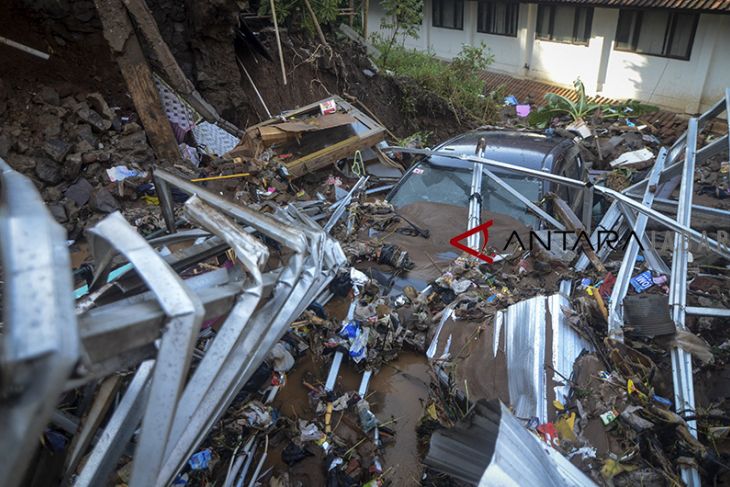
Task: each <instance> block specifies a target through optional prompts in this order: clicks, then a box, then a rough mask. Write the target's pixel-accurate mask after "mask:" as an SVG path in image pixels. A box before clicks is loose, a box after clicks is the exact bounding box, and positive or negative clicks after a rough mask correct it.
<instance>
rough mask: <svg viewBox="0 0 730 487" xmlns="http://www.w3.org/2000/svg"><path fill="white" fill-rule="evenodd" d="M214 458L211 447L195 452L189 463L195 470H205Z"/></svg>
mask: <svg viewBox="0 0 730 487" xmlns="http://www.w3.org/2000/svg"><path fill="white" fill-rule="evenodd" d="M212 458H213V455H212V454H211V452H210V450H209V449H207V448H206V449H205V450H201V451H199V452H197V453H193V456H191V457H190V460H188V465H190V468H191V469H193V470H205V469H206V468H208V465H209V464H210V460H211V459H212Z"/></svg>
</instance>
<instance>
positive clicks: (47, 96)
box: [36, 86, 61, 106]
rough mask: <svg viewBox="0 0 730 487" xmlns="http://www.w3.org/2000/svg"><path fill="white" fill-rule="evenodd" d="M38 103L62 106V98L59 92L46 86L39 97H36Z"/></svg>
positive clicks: (39, 93)
mask: <svg viewBox="0 0 730 487" xmlns="http://www.w3.org/2000/svg"><path fill="white" fill-rule="evenodd" d="M36 101H39V102H42V103H47V104H49V105H55V106H60V105H61V97H60V96H59V95H58V92H57V91H56V90H54V89H53V88H51V87H50V86H44V87H43V88H41V90H40V91H39V92H38V95H36Z"/></svg>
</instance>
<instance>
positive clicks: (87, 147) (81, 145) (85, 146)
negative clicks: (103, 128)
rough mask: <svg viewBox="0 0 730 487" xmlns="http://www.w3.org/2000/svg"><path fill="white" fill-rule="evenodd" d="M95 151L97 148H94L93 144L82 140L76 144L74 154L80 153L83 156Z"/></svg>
mask: <svg viewBox="0 0 730 487" xmlns="http://www.w3.org/2000/svg"><path fill="white" fill-rule="evenodd" d="M94 149H96V147H94V146H93V145H91V144H90V143H89V141H87V140H85V139H81V140H80V141H78V142H77V143H76V144H75V145H74V152H80V153H82V154H83V153H84V152H91V151H93V150H94Z"/></svg>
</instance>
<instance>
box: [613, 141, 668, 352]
mask: <svg viewBox="0 0 730 487" xmlns="http://www.w3.org/2000/svg"><path fill="white" fill-rule="evenodd" d="M666 157H667V150H666V149H664V148H662V150H661V151H660V152H659V155H658V157H657V160H656V162H655V163H654V167H652V169H651V173H650V174H649V184H648V185H647V188H646V191H645V192H644V198H643V200H642V201H641V204H642V205H645V206H647V207H648V208H651V204H652V201H653V199H654V191H653V190H654V188H655V187H656V183H657V181H658V180H659V174H660V173H661V170H662V169H663V168H664V161H665V159H666ZM628 211H629V212H630V210H628ZM624 216H627V214H626V212H624ZM648 221H649V217H648V216H646V215H644V214H641V215H639V217H638V218H637V219H636V225H635V226H634V227H633V228H634V232H635V233H636V234H637V235H644V234H645V231H646V224H647V222H648ZM638 254H639V242H637V241H636V239H631V240H630V242H629V244H628V246H627V247H626V249H625V251H624V258H623V261H622V262H621V268H620V269H619V271H618V275H617V276H616V283H615V284H614V285H613V292H612V293H611V304H610V307H609V310H608V333H609V335H610V336H611V337H612V338H614V339H617V340H621V341H623V330H622V327H623V324H624V320H623V301H624V297H626V292H627V291H628V289H629V281H630V279H631V275H632V274H633V271H634V263H635V262H636V257H637V255H638Z"/></svg>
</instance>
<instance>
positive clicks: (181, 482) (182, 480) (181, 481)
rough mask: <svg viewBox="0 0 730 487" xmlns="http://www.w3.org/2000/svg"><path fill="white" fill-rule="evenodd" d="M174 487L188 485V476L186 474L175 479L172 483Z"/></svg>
mask: <svg viewBox="0 0 730 487" xmlns="http://www.w3.org/2000/svg"><path fill="white" fill-rule="evenodd" d="M172 485H188V474H186V473H184V474H182V475H178V476H177V477H175V480H173V481H172Z"/></svg>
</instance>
